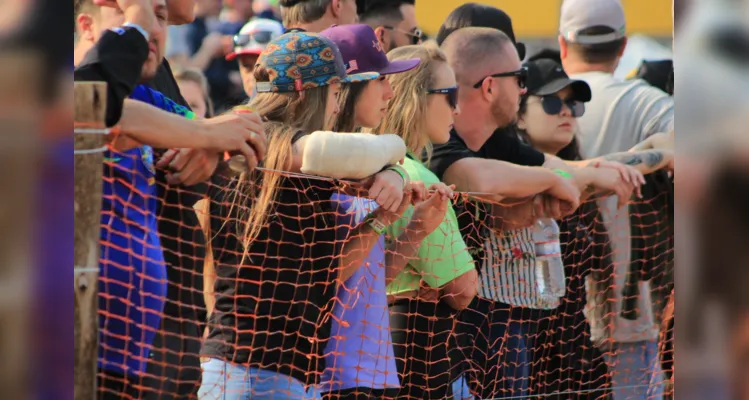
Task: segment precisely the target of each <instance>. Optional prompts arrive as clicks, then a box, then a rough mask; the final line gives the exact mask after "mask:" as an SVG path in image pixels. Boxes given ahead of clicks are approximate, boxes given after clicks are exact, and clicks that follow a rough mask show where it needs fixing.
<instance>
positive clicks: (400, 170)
mask: <svg viewBox="0 0 749 400" xmlns="http://www.w3.org/2000/svg"><path fill="white" fill-rule="evenodd" d="M385 170H386V171H388V170H389V171H393V172H395V173H397V174H398V175H400V176H401V178H403V187H406V185H408V184H409V183H411V180H410V179H409V177H408V173H407V172H406V170H405V169H403V167H401V166H400V165H396V164H393V165H388V166H387V167H385Z"/></svg>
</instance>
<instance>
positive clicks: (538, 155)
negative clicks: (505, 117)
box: [476, 127, 546, 167]
mask: <svg viewBox="0 0 749 400" xmlns="http://www.w3.org/2000/svg"><path fill="white" fill-rule="evenodd" d="M476 154H477V155H478V156H479V157H481V158H488V159H492V160H500V161H507V162H511V163H513V164H518V165H525V166H529V167H539V166H541V165H544V162H545V161H546V156H545V155H544V153H542V152H540V151H538V150H536V149H534V148H533V147H532V146H529V145H527V144H525V143H523V141H522V140H520V137H518V135H517V133H516V132H515V129H514V128H513V127H509V128H499V129H497V130H495V131H494V133H492V135H491V137H489V140H487V141H486V143H484V145H483V146H481V148H480V149H479V151H477V152H476Z"/></svg>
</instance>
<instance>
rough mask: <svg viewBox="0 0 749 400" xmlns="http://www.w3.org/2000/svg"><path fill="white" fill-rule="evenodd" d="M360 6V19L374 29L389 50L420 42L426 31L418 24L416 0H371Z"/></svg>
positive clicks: (386, 50) (384, 46) (381, 42)
mask: <svg viewBox="0 0 749 400" xmlns="http://www.w3.org/2000/svg"><path fill="white" fill-rule="evenodd" d="M362 3H366V4H363V5H362V6H360V10H359V11H360V13H359V19H360V21H361V22H362V23H364V24H367V25H369V26H370V27H372V29H374V31H375V35H376V36H377V40H378V41H379V42H380V45H381V46H382V48H383V49H384V50H385V52H386V53H387V52H389V51H390V50H393V49H395V48H397V47H401V46H407V45H411V44H420V43H421V42H422V41H423V40H424V33H423V32H422V31H421V29H419V27H418V25H417V24H416V7H415V5H414V3H415V0H369V1H365V2H362Z"/></svg>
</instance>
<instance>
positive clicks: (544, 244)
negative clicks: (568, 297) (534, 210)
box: [533, 218, 566, 300]
mask: <svg viewBox="0 0 749 400" xmlns="http://www.w3.org/2000/svg"><path fill="white" fill-rule="evenodd" d="M533 239H534V240H535V242H536V289H537V290H538V294H539V295H540V296H541V297H542V298H545V299H548V300H552V299H558V298H561V297H564V293H565V290H566V284H565V278H564V262H563V261H562V248H561V245H560V244H559V226H558V225H557V223H556V221H554V220H553V219H548V218H544V219H539V220H538V221H537V222H536V225H535V226H534V229H533Z"/></svg>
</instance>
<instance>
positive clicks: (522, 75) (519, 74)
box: [473, 67, 528, 89]
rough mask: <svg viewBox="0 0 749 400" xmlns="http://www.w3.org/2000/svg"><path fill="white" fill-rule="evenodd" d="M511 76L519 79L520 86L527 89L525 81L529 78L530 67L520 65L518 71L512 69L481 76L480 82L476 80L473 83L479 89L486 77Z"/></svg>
mask: <svg viewBox="0 0 749 400" xmlns="http://www.w3.org/2000/svg"><path fill="white" fill-rule="evenodd" d="M509 77H515V78H517V80H518V87H519V88H521V89H525V81H526V79H527V78H528V67H520V69H519V70H517V71H510V72H501V73H498V74H492V75H487V76H485V77H483V78H481V79H480V80H479V81H478V82H476V83H475V84H474V85H473V88H474V89H478V88H480V87H481V85H482V84H483V83H484V81H485V80H486V78H509Z"/></svg>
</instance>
